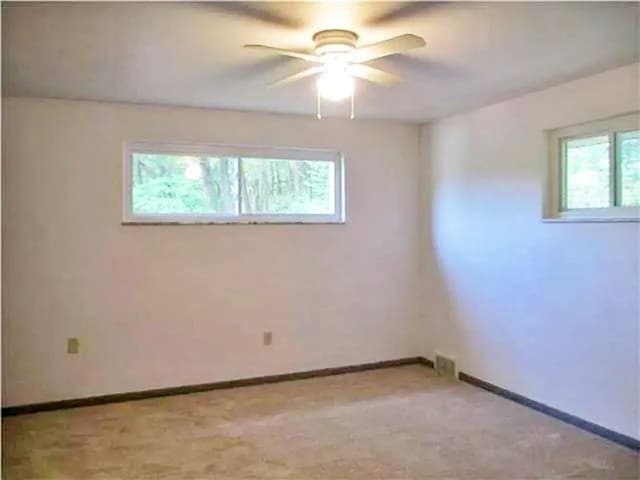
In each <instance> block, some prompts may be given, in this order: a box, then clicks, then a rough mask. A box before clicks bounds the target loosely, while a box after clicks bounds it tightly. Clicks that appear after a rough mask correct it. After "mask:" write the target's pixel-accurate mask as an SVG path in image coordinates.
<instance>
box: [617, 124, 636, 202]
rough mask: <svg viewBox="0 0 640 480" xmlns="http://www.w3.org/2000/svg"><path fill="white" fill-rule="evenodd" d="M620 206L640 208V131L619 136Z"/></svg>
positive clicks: (623, 133)
mask: <svg viewBox="0 0 640 480" xmlns="http://www.w3.org/2000/svg"><path fill="white" fill-rule="evenodd" d="M617 144H618V152H617V153H618V172H619V173H618V175H619V176H620V183H619V185H620V193H619V197H620V206H622V207H638V206H640V130H636V131H633V132H622V133H619V134H618V138H617Z"/></svg>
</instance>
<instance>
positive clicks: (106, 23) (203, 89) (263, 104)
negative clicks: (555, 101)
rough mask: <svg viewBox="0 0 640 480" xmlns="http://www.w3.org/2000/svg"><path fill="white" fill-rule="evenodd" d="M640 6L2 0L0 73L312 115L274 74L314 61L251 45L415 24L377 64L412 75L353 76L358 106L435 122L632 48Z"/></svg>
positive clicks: (27, 87)
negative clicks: (377, 80) (375, 80)
mask: <svg viewBox="0 0 640 480" xmlns="http://www.w3.org/2000/svg"><path fill="white" fill-rule="evenodd" d="M639 12H640V4H639V3H631V2H629V3H614V2H611V3H593V2H592V3H557V2H547V3H427V2H424V3H418V2H415V3H398V2H392V3H386V2H384V3H382V2H346V1H343V2H324V3H279V2H278V3H275V2H269V3H261V2H255V3H237V2H220V3H197V4H192V3H144V2H143V3H8V2H3V4H2V67H3V68H2V81H3V85H2V86H3V93H4V94H5V95H20V96H44V97H62V98H81V99H98V100H117V101H129V102H141V103H158V104H171V105H190V106H204V107H216V108H225V109H234V110H256V111H271V112H288V113H302V114H312V113H313V112H314V108H315V103H314V102H315V97H314V83H313V80H312V79H309V80H306V81H302V82H300V83H298V84H294V85H290V86H286V87H282V88H279V89H269V88H267V87H266V86H265V85H266V84H267V83H269V82H271V81H273V80H277V79H279V78H281V77H284V76H286V75H288V74H291V73H295V72H297V71H300V70H302V69H304V68H306V67H307V64H306V63H305V62H303V61H301V60H297V59H289V58H285V57H278V56H272V55H267V54H264V53H261V52H256V51H250V50H246V49H243V48H242V45H243V44H245V43H265V44H269V45H275V46H282V47H286V48H293V49H306V48H310V47H311V36H312V34H313V33H314V32H315V31H317V30H321V29H325V28H349V29H353V30H355V31H357V32H358V33H359V34H360V37H361V44H367V43H372V42H376V41H379V40H382V39H384V38H387V37H391V36H395V35H398V34H402V33H414V34H417V35H420V36H422V37H424V38H425V40H426V41H427V46H426V47H425V48H423V49H420V50H415V51H411V52H409V53H408V54H402V55H396V56H393V57H388V58H385V59H381V60H378V61H376V62H373V63H372V65H375V66H377V67H379V68H383V69H387V70H389V71H393V72H396V73H398V74H400V75H402V76H403V78H404V80H405V81H404V82H403V83H401V84H398V85H395V86H389V87H383V86H378V85H372V84H368V83H366V82H364V81H360V82H358V84H357V87H356V88H357V97H356V99H357V112H358V116H359V117H370V118H388V119H402V120H409V121H427V120H430V119H433V118H436V117H441V116H446V115H450V114H452V113H456V112H460V111H463V110H466V109H469V108H473V107H477V106H481V105H483V104H487V103H491V102H494V101H498V100H502V99H505V98H508V97H512V96H514V95H518V94H521V93H525V92H528V91H533V90H536V89H539V88H543V87H546V86H550V85H553V84H555V83H560V82H563V81H566V80H569V79H572V78H577V77H580V76H584V75H588V74H591V73H595V72H598V71H602V70H606V69H608V68H613V67H617V66H620V65H624V64H628V63H631V62H634V61H637V60H638V56H639V51H640V46H639V45H640V38H639V32H638V28H639V27H638V24H639V19H640V16H639ZM611 93H613V94H615V93H614V92H611ZM344 106H345V107H346V104H345V105H344Z"/></svg>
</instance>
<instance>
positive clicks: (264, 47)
mask: <svg viewBox="0 0 640 480" xmlns="http://www.w3.org/2000/svg"><path fill="white" fill-rule="evenodd" d="M244 47H245V48H251V49H253V50H264V51H266V52H271V53H276V54H278V55H286V56H288V57H294V58H300V59H302V60H306V61H307V62H322V60H320V58H319V57H316V56H315V55H311V54H309V53H304V52H296V51H295V50H287V49H285V48H277V47H270V46H268V45H245V46H244Z"/></svg>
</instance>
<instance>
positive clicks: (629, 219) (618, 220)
mask: <svg viewBox="0 0 640 480" xmlns="http://www.w3.org/2000/svg"><path fill="white" fill-rule="evenodd" d="M542 222H543V223H629V222H632V223H633V222H640V217H579V216H566V217H546V218H543V219H542Z"/></svg>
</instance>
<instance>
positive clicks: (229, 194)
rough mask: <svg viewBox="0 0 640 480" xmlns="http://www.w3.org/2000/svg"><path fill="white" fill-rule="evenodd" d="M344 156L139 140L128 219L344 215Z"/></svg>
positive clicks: (128, 168)
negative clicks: (154, 142) (153, 142)
mask: <svg viewBox="0 0 640 480" xmlns="http://www.w3.org/2000/svg"><path fill="white" fill-rule="evenodd" d="M342 169H343V166H342V156H341V155H340V154H339V153H338V152H333V151H326V150H306V149H293V148H282V149H281V148H255V147H241V146H222V145H180V144H150V143H145V142H137V143H132V144H129V145H127V146H126V148H125V192H124V196H125V211H124V222H125V223H342V222H344V195H343V171H342Z"/></svg>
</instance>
